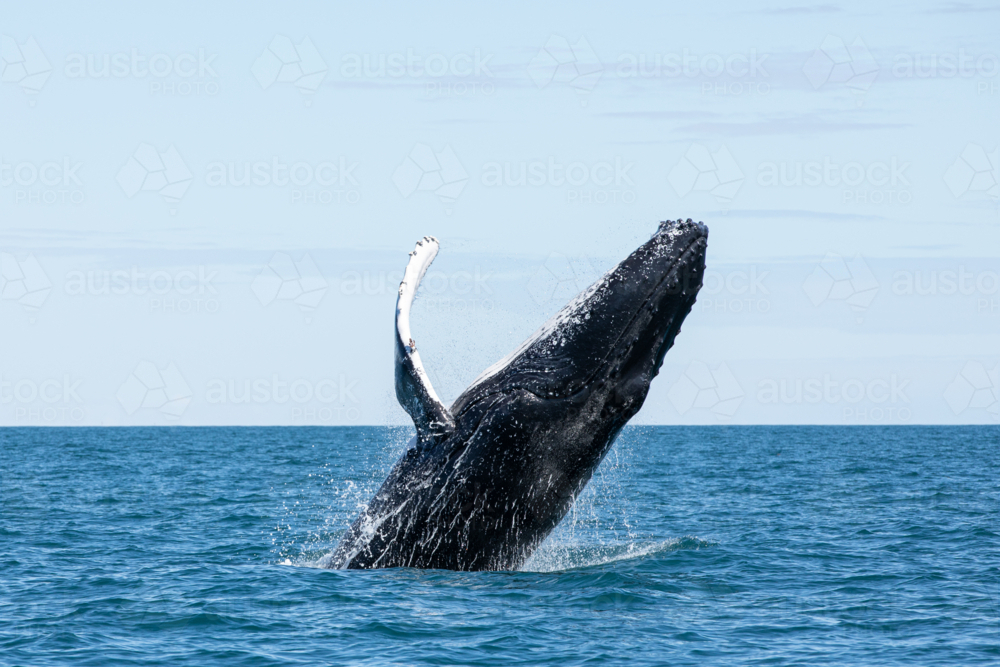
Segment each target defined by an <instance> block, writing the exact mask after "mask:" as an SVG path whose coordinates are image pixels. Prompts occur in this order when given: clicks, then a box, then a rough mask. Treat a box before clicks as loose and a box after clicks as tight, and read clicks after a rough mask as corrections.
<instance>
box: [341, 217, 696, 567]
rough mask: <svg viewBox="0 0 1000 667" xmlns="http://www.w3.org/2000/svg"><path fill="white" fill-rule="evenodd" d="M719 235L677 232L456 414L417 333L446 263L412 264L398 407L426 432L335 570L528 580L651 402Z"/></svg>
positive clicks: (658, 236) (428, 246) (399, 327)
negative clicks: (429, 290)
mask: <svg viewBox="0 0 1000 667" xmlns="http://www.w3.org/2000/svg"><path fill="white" fill-rule="evenodd" d="M707 242H708V229H707V228H706V227H705V225H703V224H701V223H695V222H692V221H691V220H690V219H689V220H676V221H667V222H663V223H661V224H660V225H659V227H658V229H657V231H656V233H655V234H653V236H652V238H650V239H649V241H647V242H646V243H644V244H642V245H641V246H640V247H639V248H637V249H636V250H635V251H634V252H632V254H630V255H629V256H628V257H627V258H626V259H624V260H623V261H622V262H621V263H620V264H618V265H617V266H616V267H615V268H613V269H612V270H611V271H609V272H608V273H607V274H605V275H604V276H603V277H602V278H600V279H599V280H597V281H596V282H595V283H594V284H593V285H591V286H590V287H589V288H588V289H586V290H584V291H583V292H582V293H580V294H579V295H578V296H577V297H576V298H574V299H573V300H572V301H571V302H570V303H569V304H567V305H566V306H565V307H564V308H563V309H562V310H560V311H559V312H558V313H557V314H556V315H554V316H553V317H552V318H551V319H550V320H549V321H548V322H546V323H545V324H544V325H543V326H542V327H541V328H540V329H539V330H538V331H537V332H536V333H535V334H534V335H532V336H531V337H530V338H529V339H528V340H526V341H525V342H524V343H523V344H522V345H521V346H520V347H519V348H518V349H517V350H515V351H514V352H513V353H511V354H510V355H508V356H507V357H505V358H504V359H502V360H500V361H499V362H497V363H496V364H494V365H493V366H491V367H490V368H489V369H487V370H486V371H484V372H483V373H482V374H481V375H480V376H479V377H478V378H477V379H476V380H475V381H474V382H473V383H472V384H471V385H470V386H469V387H468V388H467V389H466V390H465V391H464V392H463V393H462V394H461V395H460V396H459V397H458V398H457V399H456V400H455V402H454V404H452V406H451V407H450V408H447V407H445V406H444V404H443V403H442V402H441V400H440V399H439V398H438V396H437V394H436V393H435V391H434V388H433V387H432V386H431V383H430V380H429V379H428V377H427V374H426V372H425V371H424V367H423V363H422V361H421V359H420V355H419V353H418V352H417V349H416V343H415V342H414V340H413V336H412V333H411V331H410V309H411V306H412V304H413V299H414V296H415V294H416V291H417V287H418V285H419V283H420V279H421V277H422V276H423V275H424V273H425V272H426V270H427V267H428V266H429V265H430V263H431V262H432V261H433V259H434V257H435V255H436V254H437V251H438V243H437V241H436V240H435V239H434V238H433V237H424V238H423V239H422V240H421V241H419V242H418V243H417V246H416V249H415V250H414V251H413V252H412V253H411V254H410V261H409V264H408V265H407V267H406V271H405V273H404V276H403V281H402V283H401V284H400V288H399V297H398V300H397V303H396V332H395V355H396V396H397V398H398V400H399V402H400V404H401V405H402V406H403V408H404V409H405V410H406V412H407V413H408V414H409V415H410V416H411V417H412V419H413V423H414V425H415V426H416V431H417V434H416V436H415V437H414V438H413V440H412V441H411V442H410V445H409V447H408V449H407V451H406V453H405V454H403V456H402V457H401V458H400V459H399V461H398V462H397V463H396V464H395V466H394V467H393V469H392V471H391V472H390V473H389V476H388V477H387V478H386V480H385V482H384V483H383V484H382V486H381V488H380V489H379V490H378V491H377V492H376V493H375V496H374V497H373V498H372V500H371V501H370V503H369V504H368V506H367V508H366V509H365V510H364V511H363V512H362V513H361V515H360V516H358V517H357V519H356V520H355V521H354V522H353V524H352V525H351V526H350V528H349V529H348V530H347V532H346V534H345V535H344V536H343V538H342V539H341V541H340V543H339V544H338V546H337V547H336V549H335V550H334V552H333V554H332V555H331V557H330V558H329V559H328V563H327V565H328V566H329V567H332V568H384V567H415V568H442V569H450V570H512V569H517V568H518V567H519V566H520V565H521V564H523V563H524V561H525V560H526V559H527V558H528V557H529V556H530V555H531V554H532V552H533V551H534V550H535V549H536V548H537V547H538V545H539V544H541V542H542V541H543V540H544V539H545V537H546V536H548V534H549V533H550V532H551V531H552V529H553V528H555V527H556V525H557V524H558V523H559V521H560V520H562V518H563V517H564V516H565V515H566V513H567V512H568V511H569V509H570V507H571V506H572V504H573V501H574V499H575V498H576V497H577V496H578V495H579V493H580V492H581V491H582V490H583V488H584V486H585V485H586V484H587V482H588V481H589V480H590V478H591V476H592V475H593V473H594V471H595V470H596V469H597V466H598V465H599V464H600V462H601V461H602V460H603V458H604V456H605V455H606V454H607V453H608V451H609V449H610V448H611V446H612V444H613V443H614V440H615V438H616V437H617V435H618V434H619V433H620V432H621V430H622V427H624V426H625V424H626V423H627V422H628V421H629V419H631V418H632V417H633V416H634V415H635V414H636V412H638V411H639V408H640V407H642V404H643V401H644V400H645V398H646V395H647V393H648V392H649V385H650V382H651V381H652V379H653V378H654V377H655V376H656V374H657V373H658V371H659V369H660V365H661V364H662V362H663V357H664V355H665V354H666V352H667V350H668V349H670V347H671V346H672V345H673V343H674V338H675V337H676V336H677V334H678V333H679V332H680V327H681V323H682V322H683V321H684V318H685V317H686V316H687V315H688V313H689V312H690V311H691V308H692V306H693V305H694V302H695V297H696V295H697V293H698V290H699V289H700V288H701V284H702V277H703V274H704V270H705V251H706V247H707Z"/></svg>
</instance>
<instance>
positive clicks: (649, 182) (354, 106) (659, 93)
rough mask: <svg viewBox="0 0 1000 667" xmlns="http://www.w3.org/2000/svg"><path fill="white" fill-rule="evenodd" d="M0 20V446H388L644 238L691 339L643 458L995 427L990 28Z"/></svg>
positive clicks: (366, 18) (103, 17) (588, 15)
mask: <svg viewBox="0 0 1000 667" xmlns="http://www.w3.org/2000/svg"><path fill="white" fill-rule="evenodd" d="M104 7H105V8H106V9H105V10H104V11H102V12H101V13H96V12H95V11H94V10H93V9H91V8H87V7H66V6H62V5H49V4H46V3H19V4H16V5H10V6H8V7H7V8H6V9H5V12H4V17H3V20H2V22H0V35H2V40H0V61H2V62H0V66H2V68H3V70H2V81H0V127H2V128H3V131H2V132H0V425H58V426H65V425H81V426H82V425H172V424H179V425H224V424H237V425H241V424H245V425H257V424H278V425H313V424H315V425H352V424H406V423H408V418H407V416H406V414H405V413H404V412H403V411H402V409H401V408H400V407H399V406H398V404H397V403H396V400H395V396H394V390H393V352H392V327H393V316H394V304H395V296H396V287H397V285H398V282H399V279H400V277H401V275H402V271H403V268H404V266H405V263H406V260H407V253H408V252H409V251H410V250H411V249H412V248H413V245H414V243H415V242H416V240H417V239H419V238H421V237H422V236H424V235H433V236H435V237H437V238H438V239H439V240H440V243H441V250H440V253H439V255H438V258H437V260H436V261H435V263H434V265H433V266H432V267H431V270H430V272H429V273H428V275H427V277H426V278H425V284H424V285H423V286H422V288H421V292H420V294H419V295H418V300H417V302H416V304H415V306H414V311H413V316H412V328H413V331H414V332H415V335H416V336H417V337H418V340H419V344H420V349H421V356H422V357H423V360H424V363H425V365H426V367H427V370H428V373H429V374H430V376H431V379H432V381H433V383H434V385H435V387H436V389H437V391H438V393H439V394H440V395H441V397H442V398H443V399H444V400H445V401H446V402H450V401H451V400H453V399H454V398H456V397H457V396H458V394H459V393H460V392H461V391H462V389H463V388H464V387H465V386H467V385H468V384H469V382H471V380H472V379H474V378H475V377H476V376H477V375H478V374H479V373H480V372H481V371H482V370H483V369H485V368H486V367H488V366H489V365H491V364H492V363H493V362H495V361H496V360H497V359H499V358H501V357H503V356H504V355H506V354H507V353H508V352H509V351H510V350H512V349H514V348H515V347H516V346H517V345H518V344H519V343H520V342H521V341H522V340H524V339H525V338H526V337H527V336H529V335H530V334H531V333H532V332H533V331H534V330H535V329H536V328H538V327H539V326H540V325H541V324H542V323H543V322H544V321H545V320H546V319H547V318H548V317H549V316H550V315H552V314H553V313H554V312H556V311H557V310H558V309H559V308H560V307H561V306H562V305H564V304H565V303H566V302H567V301H568V300H569V299H570V298H571V297H572V296H573V295H574V294H575V293H577V292H578V291H580V290H582V289H584V288H585V287H587V285H589V284H590V283H591V282H593V281H594V280H595V279H597V278H598V277H599V276H600V275H601V274H602V273H603V272H605V271H607V270H608V269H610V268H611V267H612V266H614V265H615V264H616V263H617V262H618V261H620V260H621V259H623V258H624V257H626V256H627V255H628V254H629V253H630V252H631V251H632V250H633V249H635V248H636V247H637V246H638V245H639V244H641V243H642V242H643V241H644V240H646V239H648V238H649V236H650V235H651V234H652V233H653V232H654V231H655V229H656V227H657V223H658V221H660V220H664V219H667V218H671V219H676V218H693V219H695V220H701V221H704V222H705V223H706V224H707V225H708V226H709V228H710V230H711V233H710V239H709V248H708V258H707V264H708V270H707V273H706V281H705V286H704V288H703V290H702V292H701V294H700V296H699V299H698V303H697V305H696V306H695V308H694V310H693V312H692V313H691V315H690V316H689V317H688V319H687V320H686V322H685V324H684V328H683V331H682V333H681V334H680V336H679V337H678V338H677V342H676V344H675V346H674V348H673V349H672V350H671V351H670V352H669V353H668V355H667V357H666V360H665V363H664V365H663V368H662V369H661V371H660V374H659V376H658V377H657V378H656V379H655V380H654V382H653V384H652V388H651V391H650V393H649V396H648V398H647V400H646V403H645V405H644V407H643V409H642V411H641V412H640V413H639V414H638V415H637V417H636V418H635V419H634V423H644V424H921V423H940V424H979V423H983V424H989V423H994V424H995V423H997V422H998V421H1000V153H998V150H997V147H998V144H1000V126H998V123H997V119H998V118H1000V30H998V28H1000V8H998V7H997V6H996V5H995V4H992V3H987V2H982V3H977V2H944V3H921V2H905V3H879V5H878V6H877V7H873V6H872V4H871V3H861V2H858V3H838V4H795V3H744V2H740V3H712V2H704V3H688V5H687V6H685V7H681V6H679V4H678V3H649V2H647V3H633V4H630V5H628V6H627V7H623V8H613V9H611V8H609V7H608V6H607V5H606V4H601V5H598V4H596V3H560V4H553V5H551V6H546V7H540V6H537V4H536V3H500V4H495V5H491V6H482V7H476V8H472V7H470V6H468V5H467V4H464V3H452V4H448V3H435V4H434V7H433V8H426V7H416V6H413V7H399V6H394V5H391V4H382V3H297V4H296V6H295V7H283V6H278V5H274V6H272V7H270V8H261V7H253V8H250V7H247V6H244V5H235V4H221V3H220V4H211V5H208V4H205V3H197V4H196V3H184V2H174V3H166V4H160V5H157V6H156V7H146V8H141V9H140V8H138V7H135V6H133V5H132V4H128V3H119V4H117V5H115V4H111V3H108V4H106V5H104Z"/></svg>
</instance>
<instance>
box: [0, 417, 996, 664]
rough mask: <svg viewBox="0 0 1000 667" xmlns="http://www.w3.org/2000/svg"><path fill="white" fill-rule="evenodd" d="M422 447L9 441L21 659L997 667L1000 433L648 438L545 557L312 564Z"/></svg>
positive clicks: (4, 462) (153, 434)
mask: <svg viewBox="0 0 1000 667" xmlns="http://www.w3.org/2000/svg"><path fill="white" fill-rule="evenodd" d="M408 437H409V433H408V431H407V430H405V429H395V428H374V427H373V428H308V427H305V428H179V427H178V428H112V429H104V428H91V429H50V428H37V429H2V430H0V664H3V665H71V664H72V665H82V664H87V665H318V664H331V665H351V664H358V665H360V664H364V665H451V664H463V665H500V664H515V665H516V664H524V665H544V664H551V665H579V664H595V665H597V664H630V665H684V664H690V665H701V666H704V665H736V664H741V665H746V664H766V665H789V664H796V665H848V664H851V665H861V664H865V665H881V666H884V665H946V664H947V665H977V664H991V665H996V664H1000V525H998V524H1000V428H998V427H996V426H986V427H895V428H879V427H872V428H867V427H847V428H840V427H741V426H720V427H705V428H690V427H633V428H628V429H627V430H626V431H625V432H624V433H623V435H622V436H621V438H619V441H618V443H617V444H616V445H615V447H614V449H613V450H612V451H611V453H610V454H609V455H608V458H607V459H606V460H605V462H604V463H603V464H602V466H601V469H600V470H599V472H598V473H597V475H595V477H594V479H593V480H592V481H591V483H590V485H589V486H588V487H587V489H586V491H585V493H584V494H583V495H582V496H581V498H579V499H578V501H577V504H576V506H575V508H574V509H573V511H572V512H571V513H570V514H569V515H568V516H567V517H566V519H565V520H564V521H563V523H562V524H561V525H560V526H559V528H558V529H557V530H556V532H555V533H554V534H553V535H552V536H551V537H550V538H549V539H548V540H547V541H546V543H545V544H544V545H543V546H542V548H541V549H540V551H539V552H537V553H536V555H535V556H533V557H532V559H531V560H530V561H529V562H528V563H527V565H526V566H525V567H524V568H523V569H522V570H521V571H518V572H471V573H470V572H447V571H429V570H408V569H394V570H381V571H333V570H325V569H320V568H318V567H316V566H317V564H319V563H321V562H322V560H323V557H324V556H325V555H327V554H328V553H329V552H330V550H331V549H332V548H333V546H334V545H335V544H336V542H337V539H338V536H339V535H340V534H341V533H342V532H343V531H344V529H345V528H346V527H347V525H348V523H349V522H350V521H351V520H352V519H353V518H354V516H355V515H356V514H357V512H358V511H359V509H360V508H361V507H362V506H363V504H364V503H365V502H366V501H367V500H368V498H369V497H370V495H371V493H372V492H373V491H374V490H375V489H376V488H377V486H378V485H379V484H380V483H381V481H382V479H383V477H384V475H385V473H386V472H387V470H388V469H389V467H390V466H391V465H392V463H393V462H394V460H395V458H396V457H397V456H398V455H399V454H400V453H401V452H402V450H403V449H404V448H405V444H406V441H407V439H408Z"/></svg>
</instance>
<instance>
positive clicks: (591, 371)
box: [452, 220, 708, 428]
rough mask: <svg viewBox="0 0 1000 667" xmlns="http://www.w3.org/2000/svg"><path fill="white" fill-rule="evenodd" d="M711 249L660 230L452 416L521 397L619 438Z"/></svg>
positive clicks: (692, 226) (490, 374) (697, 229)
mask: <svg viewBox="0 0 1000 667" xmlns="http://www.w3.org/2000/svg"><path fill="white" fill-rule="evenodd" d="M707 243H708V228H707V227H706V226H705V225H703V224H701V223H696V222H692V221H691V220H671V221H666V222H663V223H661V224H660V225H659V228H658V229H657V230H656V232H655V233H654V234H653V236H652V237H651V238H650V239H649V240H648V241H646V242H645V243H643V244H642V245H641V246H639V248H637V249H636V250H635V251H634V252H632V254H631V255H629V256H628V257H627V258H626V259H625V260H623V261H622V262H621V263H619V264H618V265H617V266H616V267H614V268H613V269H611V270H610V271H609V272H608V273H607V274H605V275H604V276H603V277H601V278H600V279H599V280H597V281H596V282H595V283H594V284H593V285H591V286H590V288H588V289H586V290H584V291H583V292H582V293H581V294H580V295H578V296H577V297H576V298H575V299H573V300H572V301H571V302H570V303H569V304H567V305H566V306H565V307H564V308H563V309H562V310H561V311H559V312H558V313H557V314H556V315H555V316H553V317H552V318H551V319H550V320H549V321H548V322H546V324H545V325H543V326H542V328H541V329H539V330H538V331H537V332H536V333H535V334H534V335H533V336H532V337H531V338H529V339H528V340H527V341H525V343H524V344H523V345H521V347H520V348H518V349H517V350H516V351H515V352H514V353H512V354H511V355H509V356H508V357H507V358H505V359H503V360H501V361H500V362H498V363H497V364H494V366H492V367H491V368H489V369H487V370H486V371H485V372H484V373H483V374H482V375H481V376H480V377H479V378H478V379H477V380H476V381H475V382H473V384H472V385H471V386H470V387H469V388H468V389H467V390H466V391H465V392H464V393H463V394H462V396H460V397H459V398H458V400H456V402H455V405H454V406H453V407H452V411H453V412H454V413H456V414H457V413H458V412H460V411H462V410H463V409H464V408H466V407H468V406H470V405H472V404H473V403H475V402H477V401H479V400H481V399H482V398H483V397H484V396H487V395H490V394H494V393H496V392H511V391H515V390H523V391H526V392H530V393H531V394H532V395H534V396H536V397H537V398H538V400H539V401H540V402H542V403H545V402H548V403H549V404H550V406H551V408H552V409H554V410H567V414H569V415H575V416H577V417H578V418H579V421H580V422H581V424H587V423H588V422H595V423H599V425H601V426H603V425H605V424H611V425H612V427H618V428H620V426H621V425H624V423H625V422H626V421H628V420H629V419H630V418H631V417H632V416H633V415H635V413H636V412H638V410H639V408H640V407H642V404H643V402H644V400H645V398H646V394H647V393H648V391H649V384H650V382H651V381H652V379H653V378H654V377H655V376H656V374H657V373H658V372H659V369H660V365H661V364H662V363H663V357H664V355H665V354H666V352H667V350H668V349H669V348H670V347H671V346H672V345H673V342H674V338H675V337H676V336H677V334H678V332H679V331H680V325H681V322H682V321H683V320H684V318H685V317H686V316H687V314H688V313H689V312H690V311H691V308H692V306H693V305H694V301H695V297H696V295H697V293H698V290H699V289H700V288H701V285H702V278H703V275H704V271H705V251H706V247H707ZM567 404H572V407H568V408H567ZM563 427H565V424H564V425H563Z"/></svg>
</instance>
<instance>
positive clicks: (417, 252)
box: [395, 236, 455, 444]
mask: <svg viewBox="0 0 1000 667" xmlns="http://www.w3.org/2000/svg"><path fill="white" fill-rule="evenodd" d="M437 252H438V242H437V239H435V238H434V237H433V236H425V237H424V238H422V239H421V240H419V241H417V247H416V248H414V250H413V252H411V253H410V262H409V263H408V264H407V265H406V271H404V272H403V281H402V282H401V283H400V284H399V297H398V298H397V299H396V344H395V348H396V399H397V400H398V401H399V404H400V405H402V406H403V409H404V410H406V412H407V413H408V414H409V415H410V417H411V418H412V419H413V425H414V426H416V428H417V440H418V442H419V443H421V444H423V443H426V442H428V441H430V440H431V439H433V438H435V437H438V436H442V435H447V434H448V433H451V431H453V430H454V428H455V421H454V419H452V416H451V413H450V412H448V408H446V407H445V406H444V403H442V402H441V399H440V398H438V395H437V393H436V392H435V391H434V387H433V386H431V381H430V378H428V377H427V372H426V371H425V370H424V365H423V362H421V360H420V354H419V353H418V352H417V345H416V343H415V342H414V340H413V334H412V333H411V332H410V309H411V307H412V306H413V299H414V297H415V296H416V294H417V288H418V287H419V286H420V280H421V279H422V278H423V277H424V274H425V273H426V272H427V267H428V266H430V265H431V262H433V261H434V257H435V256H437Z"/></svg>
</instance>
